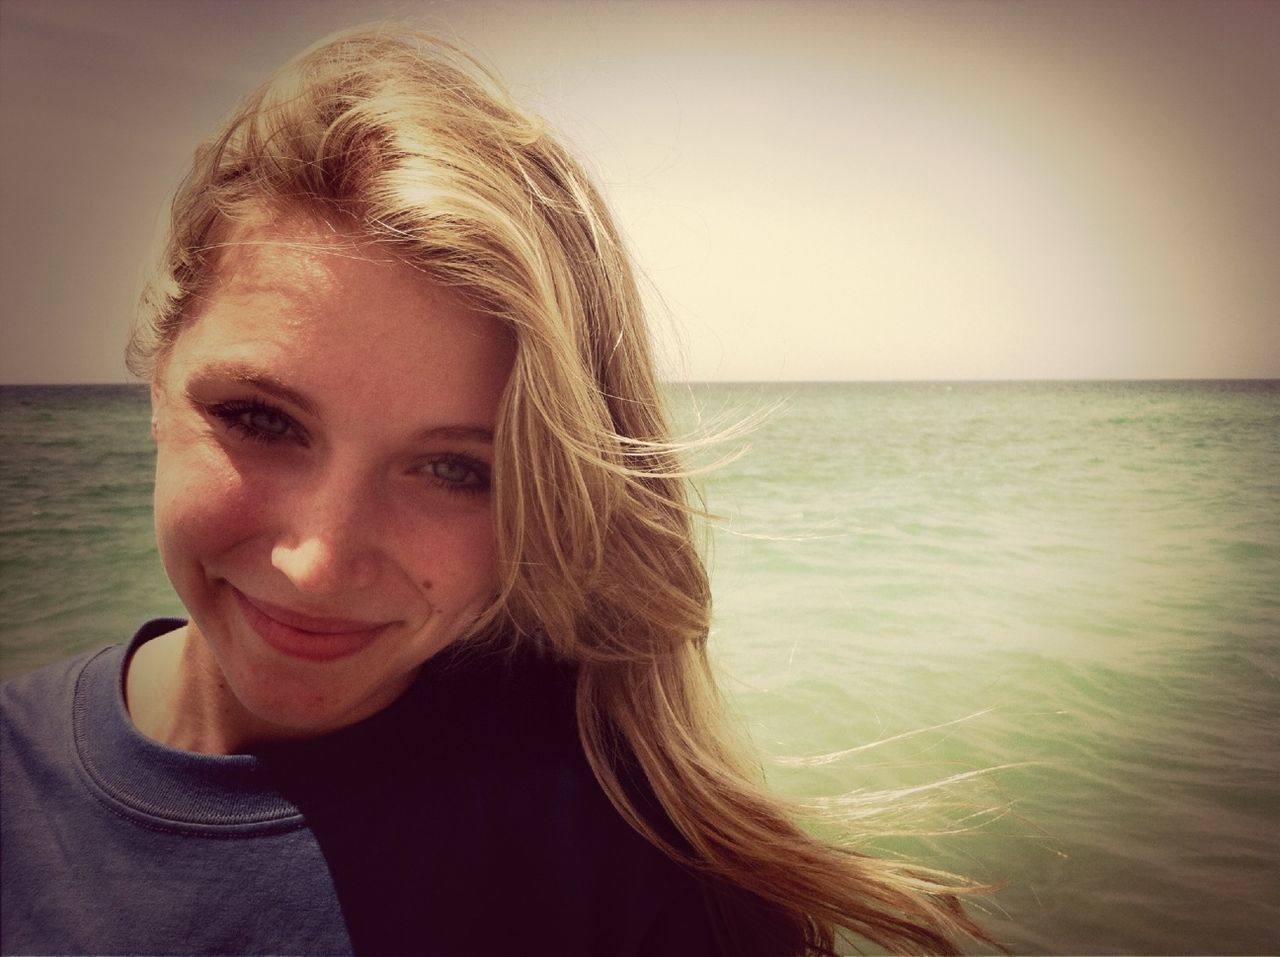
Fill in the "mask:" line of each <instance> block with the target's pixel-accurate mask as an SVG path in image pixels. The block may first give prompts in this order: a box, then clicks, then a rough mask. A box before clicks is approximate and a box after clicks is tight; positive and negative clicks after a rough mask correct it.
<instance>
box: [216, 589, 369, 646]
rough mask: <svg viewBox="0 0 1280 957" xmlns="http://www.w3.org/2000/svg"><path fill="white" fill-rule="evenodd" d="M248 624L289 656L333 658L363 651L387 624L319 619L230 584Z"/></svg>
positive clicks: (346, 619)
mask: <svg viewBox="0 0 1280 957" xmlns="http://www.w3.org/2000/svg"><path fill="white" fill-rule="evenodd" d="M230 587H231V592H232V594H234V595H235V596H236V602H237V603H238V604H239V605H240V610H241V611H242V612H243V613H244V617H245V620H246V621H247V622H248V624H249V627H250V628H252V629H253V630H254V632H255V633H256V634H257V635H258V637H259V638H261V639H262V640H263V641H264V642H266V643H267V644H268V645H269V646H270V647H272V648H274V649H275V650H276V651H278V652H280V653H281V654H283V655H288V656H289V657H291V658H302V659H305V660H307V661H335V660H337V659H339V658H346V657H349V656H351V655H354V654H356V653H357V652H359V651H362V650H364V649H365V648H366V647H368V646H369V645H371V644H372V643H373V642H374V641H375V640H377V638H378V636H379V635H381V634H382V633H383V632H384V631H385V630H386V629H387V628H388V627H389V624H390V623H389V622H383V623H375V622H368V621H358V620H355V619H350V618H320V617H316V616H313V615H307V614H303V613H302V612H297V611H293V610H292V609H289V608H282V607H280V606H279V605H273V604H271V603H270V602H264V601H261V600H259V599H257V598H250V597H249V596H248V595H246V594H245V593H244V592H242V591H240V589H238V588H236V587H235V586H230Z"/></svg>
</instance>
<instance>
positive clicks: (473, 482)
mask: <svg viewBox="0 0 1280 957" xmlns="http://www.w3.org/2000/svg"><path fill="white" fill-rule="evenodd" d="M422 471H423V472H425V473H426V474H427V475H428V476H430V477H431V479H432V480H433V481H434V483H435V484H436V485H439V486H440V487H441V488H444V489H446V490H447V491H450V492H464V493H471V494H478V493H481V492H487V491H488V490H489V466H488V465H486V464H485V463H484V462H480V461H478V460H476V459H472V458H470V457H468V456H459V455H447V456H442V457H440V458H436V459H432V460H431V461H430V462H428V463H426V465H425V466H424V467H423V469H422Z"/></svg>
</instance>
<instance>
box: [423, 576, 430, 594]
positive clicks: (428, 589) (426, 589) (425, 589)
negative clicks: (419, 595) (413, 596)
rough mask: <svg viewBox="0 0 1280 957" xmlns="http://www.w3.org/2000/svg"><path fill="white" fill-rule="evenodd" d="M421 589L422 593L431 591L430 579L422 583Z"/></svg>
mask: <svg viewBox="0 0 1280 957" xmlns="http://www.w3.org/2000/svg"><path fill="white" fill-rule="evenodd" d="M422 588H423V590H424V591H430V590H431V580H430V579H427V580H426V581H424V582H423V583H422Z"/></svg>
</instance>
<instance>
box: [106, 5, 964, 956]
mask: <svg viewBox="0 0 1280 957" xmlns="http://www.w3.org/2000/svg"><path fill="white" fill-rule="evenodd" d="M264 208H266V209H281V210H301V211H309V212H312V213H315V214H318V215H321V216H325V215H338V216H342V217H345V218H346V219H347V220H349V221H351V222H354V223H355V224H356V226H357V228H358V231H359V232H360V233H361V234H363V235H365V236H367V237H369V238H370V239H372V240H373V241H375V242H377V243H380V244H382V245H384V246H385V247H387V248H389V249H391V250H393V251H394V252H395V254H396V255H397V256H398V257H399V258H401V259H403V260H404V261H406V262H409V263H411V264H412V265H414V266H416V267H417V268H419V269H421V270H423V272H424V273H425V274H426V275H427V276H428V277H430V278H431V279H432V280H434V281H436V282H439V283H442V284H446V285H448V286H450V287H452V288H454V289H455V290H457V291H458V292H459V293H460V294H461V295H463V296H465V297H466V298H467V300H468V301H469V302H471V303H472V304H473V305H475V306H476V307H478V308H480V309H483V310H484V311H485V312H487V313H490V314H492V315H493V316H495V317H497V318H498V319H500V320H501V321H503V322H504V323H505V324H506V325H507V326H508V327H509V328H510V329H511V331H512V334H513V335H514V337H515V340H516V343H517V354H516V359H515V366H514V369H513V372H512V375H511V379H510V382H509V384H508V387H507V391H506V394H505V397H504V402H503V408H502V410H501V414H500V420H499V426H498V430H497V437H496V443H497V444H496V449H495V468H494V474H495V483H494V492H493V508H494V521H495V528H496V537H497V548H498V554H499V561H500V569H501V576H502V580H501V586H500V589H499V594H498V595H497V596H496V599H495V601H494V603H493V606H492V608H491V610H490V612H489V614H488V615H487V616H486V618H485V621H484V623H483V624H484V626H485V627H484V633H485V634H486V635H488V636H489V637H490V638H493V637H494V636H499V637H500V639H501V640H505V641H510V642H513V643H514V642H526V643H527V642H532V643H535V644H536V645H538V646H540V647H541V648H542V649H543V650H544V651H545V652H546V653H548V654H552V655H555V656H557V657H558V658H561V659H564V660H567V661H571V662H575V663H576V664H577V666H578V688H577V715H578V724H579V730H580V734H581V738H582V744H583V747H584V749H585V752H586V755H587V757H588V759H589V761H590V763H591V766H592V768H593V769H594V772H595V774H596V776H597V778H598V779H599V782H600V785H601V787H602V788H603V789H604V791H605V793H606V794H607V795H608V796H609V798H610V799H611V801H612V802H613V803H614V805H615V806H616V807H617V809H618V810H619V812H620V813H621V814H622V815H623V816H624V817H625V818H626V820H627V821H629V822H630V823H631V825H632V826H633V827H635V828H636V829H637V830H638V831H639V832H640V833H641V834H643V835H644V836H645V837H646V838H647V839H648V840H650V841H651V842H653V843H654V844H655V845H657V846H658V847H660V848H661V849H662V850H664V851H665V852H666V853H667V854H668V855H670V856H671V857H673V858H675V859H676V860H678V861H680V862H682V863H684V864H685V865H687V866H689V867H691V868H694V869H696V870H697V871H698V872H700V873H701V874H702V875H703V877H704V879H705V881H706V883H707V886H708V887H709V888H710V892H709V900H711V901H712V902H713V905H714V906H713V911H715V912H717V913H718V918H719V923H720V924H721V925H722V929H723V933H724V943H725V946H726V948H730V949H731V950H732V951H733V952H735V953H750V952H760V953H775V954H799V953H824V954H825V953H834V952H835V947H836V941H837V937H836V935H837V933H838V931H839V929H841V928H844V929H847V930H849V931H852V932H854V933H856V934H859V935H861V936H863V937H865V938H867V939H869V940H871V941H874V942H876V943H878V944H880V945H881V946H883V947H885V948H887V949H889V950H891V951H895V952H904V953H905V952H937V953H958V952H959V950H958V947H959V942H960V941H961V940H962V939H963V938H965V937H966V936H968V937H976V938H978V939H980V940H989V939H988V938H987V937H986V936H985V934H984V933H983V931H982V930H981V929H980V928H979V926H978V925H977V924H975V923H974V922H973V921H972V920H971V919H970V918H969V917H968V916H967V915H966V914H965V912H964V911H963V909H962V908H961V907H960V906H959V904H958V903H957V898H956V894H957V893H964V892H966V891H967V890H968V889H969V888H967V887H966V886H965V885H964V884H963V882H960V881H957V880H955V879H952V878H950V877H948V876H947V875H944V874H940V873H938V872H934V871H929V870H925V869H919V868H913V867H910V866H908V865H905V864H903V863H901V862H897V861H886V860H877V859H875V858H872V857H868V856H864V855H862V854H859V853H856V852H854V851H851V850H847V849H842V848H838V847H835V846H833V845H829V844H826V843H823V842H822V841H819V840H817V839H816V838H814V837H812V836H810V835H809V834H808V833H806V832H805V831H804V830H803V829H802V828H800V827H799V826H798V825H797V824H796V823H794V821H793V815H792V813H791V811H790V810H789V808H788V807H787V806H786V805H784V804H783V803H782V802H781V801H779V800H778V799H776V798H774V797H772V796H770V795H769V794H768V792H767V791H766V790H765V789H764V787H763V785H762V783H761V782H760V780H759V773H758V769H756V768H754V767H753V766H752V765H751V764H750V763H749V762H748V761H746V760H745V759H744V757H743V752H742V750H741V749H740V748H739V747H738V746H737V745H736V744H735V743H734V741H733V738H732V736H731V735H730V734H728V733H727V732H726V731H725V729H724V727H723V723H722V719H721V715H722V713H723V708H722V705H721V702H720V700H719V698H718V693H717V690H716V686H715V682H714V680H713V678H712V674H711V671H710V668H709V664H708V659H707V653H706V638H707V633H708V623H709V617H710V591H709V587H708V582H707V577H706V572H705V570H704V567H703V564H702V561H701V558H700V556H699V553H698V550H697V548H696V547H695V540H694V516H695V509H693V508H692V507H691V506H690V503H689V499H688V492H687V488H686V486H687V477H686V475H685V474H684V473H683V472H682V471H681V463H680V454H679V452H680V450H679V448H678V446H677V445H676V444H675V443H673V442H671V440H670V430H669V428H668V424H667V420H666V415H665V412H664V410H663V403H662V401H661V390H660V388H659V384H658V382H657V379H656V375H655V371H654V362H653V359H652V356H651V352H650V345H649V341H648V332H647V326H646V321H645V316H644V311H643V309H642V307H641V302H640V295H639V292H638V289H637V284H636V281H635V278H634V274H633V270H632V267H631V264H630V261H629V257H628V255H627V253H626V251H625V249H624V247H623V244H622V242H621V241H620V238H619V234H618V231H617V229H616V228H615V226H614V224H613V222H612V219H611V217H610V215H609V212H608V210H607V209H606V207H605V204H604V202H603V201H602V199H601V197H600V195H599V194H598V193H597V191H596V190H595V189H594V187H593V186H592V185H591V183H590V181H589V180H588V178H587V176H586V175H584V173H583V171H582V169H581V168H580V167H579V165H578V164H577V163H575V162H574V160H573V159H572V158H571V157H570V156H569V155H568V154H567V153H566V152H565V151H564V150H563V149H562V148H561V147H560V145H558V144H557V143H556V141H555V140H554V139H553V138H552V137H550V136H549V135H547V133H546V131H545V130H544V128H543V125H542V123H541V122H540V121H539V120H537V119H536V118H534V117H532V116H529V115H527V114H526V113H524V112H522V111H521V110H519V109H518V108H517V107H516V106H515V105H513V104H512V102H511V101H510V99H509V97H508V96H507V94H506V93H505V91H504V90H503V89H502V87H501V86H500V84H499V83H498V82H497V81H496V80H495V79H494V78H493V76H492V75H490V74H489V73H487V72H486V71H485V70H484V68H482V67H481V66H480V65H478V64H477V63H475V62H474V61H473V60H471V59H470V58H469V57H468V56H467V55H465V54H464V53H462V52H461V51H459V50H458V49H456V48H454V47H453V46H451V45H449V44H447V43H444V42H442V41H440V40H437V39H434V38H431V37H428V36H425V35H420V34H417V33H414V32H412V31H407V30H405V29H403V28H400V27H394V28H393V27H376V26H375V27H366V28H360V29H357V30H353V31H349V32H346V33H343V34H340V35H338V36H337V37H335V38H332V39H330V40H328V41H325V42H323V43H322V44H320V45H318V46H317V47H315V48H313V49H312V50H310V51H308V52H306V53H304V54H302V55H301V56H300V57H299V58H297V59H296V60H294V61H293V62H292V63H290V64H289V65H287V66H286V67H285V68H283V69H282V70H281V71H279V72H278V73H277V74H276V75H275V76H274V77H273V78H271V79H270V80H269V81H268V82H267V83H266V84H265V85H264V86H263V87H262V88H260V89H259V90H258V91H257V92H255V93H254V94H252V95H251V96H250V97H249V98H248V99H246V100H245V101H244V102H243V103H242V104H241V105H240V107H239V108H238V109H237V110H236V111H235V113H234V114H233V115H232V116H231V118H230V119H229V120H228V122H227V123H226V124H225V126H224V127H223V128H222V130H221V131H220V132H219V133H218V134H217V135H215V136H214V137H213V138H212V139H210V140H209V141H207V142H206V143H205V144H204V145H203V146H202V147H201V148H200V149H199V151H198V152H197V154H196V158H195V162H194V166H193V168H192V170H191V172H190V174H189V175H188V177H187V178H186V180H185V181H184V182H183V184H182V185H181V187H180V188H179V190H178V193H177V195H176V196H175V198H174V202H173V209H172V220H171V226H170V234H169V237H168V241H167V245H166V246H165V247H164V250H163V253H162V260H161V263H160V266H159V269H158V270H157V272H156V275H155V278H154V279H153V280H152V282H151V283H150V285H149V286H148V287H147V289H146V291H145V292H144V295H143V300H142V306H141V309H140V313H139V319H138V322H137V324H136V328H135V333H134V336H133V339H132V341H131V343H130V346H129V353H128V359H129V365H130V368H131V369H132V370H133V371H134V372H135V373H137V374H138V375H141V376H143V377H146V376H149V375H150V374H152V373H153V372H154V369H155V364H156V362H157V361H158V360H162V359H163V357H164V355H165V354H166V351H167V350H168V349H169V348H170V346H171V345H172V343H173V342H174V340H175V338H176V337H177V335H178V333H179V332H180V331H181V329H182V328H183V324H184V323H185V322H186V321H188V317H189V315H190V314H191V312H192V305H193V304H194V303H195V302H196V301H198V299H199V298H200V297H201V296H202V295H203V294H204V293H205V292H206V291H207V290H208V288H209V284H210V282H211V281H212V277H213V275H214V271H215V268H216V266H217V262H218V245H219V240H220V238H221V237H223V236H224V235H225V232H226V231H227V229H228V228H229V227H230V225H231V224H234V223H235V222H237V221H241V220H244V219H246V218H249V217H253V216H254V215H255V213H254V211H255V210H257V211H261V210H262V209H264ZM667 820H669V821H670V825H671V827H668V826H667V824H666V821H667Z"/></svg>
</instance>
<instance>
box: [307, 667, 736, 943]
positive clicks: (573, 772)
mask: <svg viewBox="0 0 1280 957" xmlns="http://www.w3.org/2000/svg"><path fill="white" fill-rule="evenodd" d="M575 677H576V676H575V674H574V671H573V669H572V668H571V667H568V666H562V665H559V664H557V663H554V662H549V661H546V660H544V659H540V658H536V657H532V656H527V655H518V656H484V657H478V656H473V655H463V656H462V657H461V658H458V657H453V658H452V659H444V660H442V661H440V662H436V663H435V664H433V665H432V666H431V667H430V668H429V669H426V673H425V674H424V675H423V677H422V678H421V679H420V680H419V682H418V684H417V685H416V686H415V688H414V689H413V691H412V692H411V696H412V697H411V698H410V700H409V701H408V702H406V704H405V706H404V707H403V708H401V709H399V711H400V713H399V714H398V715H397V716H396V724H397V726H398V729H396V731H395V737H396V738H397V740H398V741H399V742H401V744H402V746H403V748H404V750H399V751H398V752H397V753H398V756H399V757H400V758H401V759H402V760H398V761H395V762H394V763H390V764H387V765H385V766H384V769H383V770H373V771H372V773H373V774H375V775H377V776H379V777H382V778H383V780H384V782H385V783H384V786H381V787H367V788H364V789H362V791H361V793H360V795H359V796H358V799H357V800H355V801H351V802H343V804H342V805H341V808H340V809H339V808H338V807H336V806H335V808H334V811H335V813H334V814H333V815H328V814H325V815H311V816H310V821H311V825H312V828H313V830H314V832H315V833H316V835H317V838H318V840H319V842H320V844H321V847H322V848H323V849H324V852H325V857H326V859H327V860H328V862H329V864H330V867H331V870H332V872H333V875H334V879H335V884H336V886H337V887H338V889H339V894H340V896H341V897H342V898H343V911H344V914H345V915H346V917H347V920H348V924H349V927H350V929H351V931H352V939H353V942H354V943H355V944H356V946H357V949H358V950H360V949H363V950H366V951H370V952H411V951H413V950H414V947H415V942H417V944H418V945H419V946H420V943H421V941H423V940H433V941H435V942H436V943H437V944H438V952H440V953H450V954H476V953H485V954H488V953H493V952H499V951H501V950H503V949H504V948H506V947H508V946H509V947H510V948H512V949H518V950H521V951H522V952H525V953H529V954H544V953H545V954H556V955H557V957H573V955H592V954H604V953H608V954H620V955H621V954H631V955H637V957H639V955H642V954H669V955H672V957H674V955H678V954H686V953H687V954H706V953H711V952H712V951H710V950H708V949H707V947H708V944H707V942H708V941H709V940H710V937H709V930H708V918H707V915H706V908H705V905H704V902H703V895H702V890H701V884H700V882H699V881H698V880H697V879H696V878H695V877H694V876H693V875H692V874H690V873H688V872H686V871H685V870H684V869H683V868H682V867H680V866H679V865H678V864H677V863H676V862H674V861H672V860H671V859H670V858H668V857H667V856H666V855H665V854H663V853H662V852H661V851H659V850H658V849H657V848H655V847H653V846H652V845H651V844H649V842H648V841H646V840H645V839H644V838H643V837H641V836H640V835H639V834H638V833H637V832H636V831H635V830H634V829H632V828H631V827H630V826H629V825H628V824H627V822H626V821H625V820H623V818H622V817H621V815H620V814H619V813H618V811H617V810H616V809H615V808H614V807H613V805H612V803H611V802H610V801H609V799H608V797H607V796H606V795H605V793H604V791H603V790H602V789H601V787H600V785H599V783H598V781H597V780H596V778H595V775H594V773H593V772H592V769H591V766H590V764H589V763H588V761H587V759H586V756H585V754H584V753H583V751H582V747H581V745H580V743H579V740H578V734H577V723H576V718H575V707H574V687H575V684H574V682H575ZM387 730H392V729H387ZM366 753H367V749H366ZM424 900H429V901H431V902H432V904H431V906H430V907H424V906H423V904H422V902H423V901H424ZM495 912H501V913H503V914H504V921H503V924H504V925H505V926H509V927H512V928H520V932H519V934H518V935H515V936H512V937H511V939H510V940H507V941H502V940H500V939H499V938H500V936H501V935H500V933H499V932H496V931H493V929H492V928H490V929H489V930H488V931H485V932H482V933H481V935H480V936H479V938H477V936H476V932H477V929H478V928H486V927H488V926H489V924H490V923H491V921H492V915H493V914H494V913H495ZM495 933H498V937H495V936H494V934H495ZM681 940H687V941H690V944H689V946H687V947H681V948H677V949H673V943H672V942H673V941H681Z"/></svg>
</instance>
